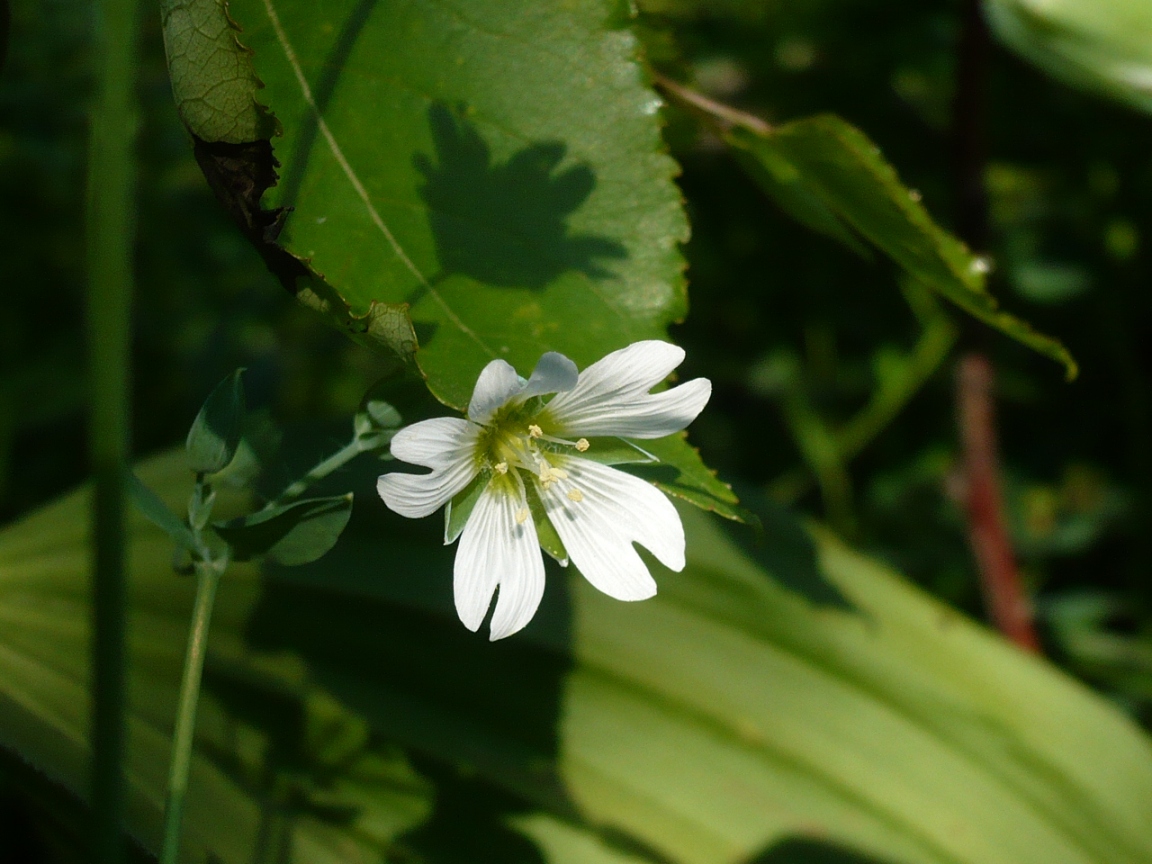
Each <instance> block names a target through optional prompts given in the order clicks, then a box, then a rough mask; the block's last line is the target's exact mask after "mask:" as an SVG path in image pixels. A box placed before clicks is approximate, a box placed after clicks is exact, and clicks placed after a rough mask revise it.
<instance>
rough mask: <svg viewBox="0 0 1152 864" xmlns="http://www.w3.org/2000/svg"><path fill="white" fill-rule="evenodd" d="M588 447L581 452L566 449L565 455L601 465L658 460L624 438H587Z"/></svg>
mask: <svg viewBox="0 0 1152 864" xmlns="http://www.w3.org/2000/svg"><path fill="white" fill-rule="evenodd" d="M586 440H587V441H588V449H587V450H585V451H584V452H583V453H580V452H577V453H573V452H571V451H569V450H567V449H565V451H564V455H565V456H570V457H572V458H574V459H589V460H591V461H592V462H599V463H600V464H601V465H635V464H644V463H646V462H659V461H660V460H659V459H658V458H657V457H656V456H654V455H653V454H651V453H649V452H648V451H647V450H645V449H644V448H643V447H641V446H640V445H639V444H635V443H633V442H631V441H628V440H626V439H624V438H588V439H586Z"/></svg>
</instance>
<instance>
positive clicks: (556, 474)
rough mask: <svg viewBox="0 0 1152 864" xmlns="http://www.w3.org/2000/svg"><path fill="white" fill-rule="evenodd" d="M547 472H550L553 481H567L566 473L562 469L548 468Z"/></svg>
mask: <svg viewBox="0 0 1152 864" xmlns="http://www.w3.org/2000/svg"><path fill="white" fill-rule="evenodd" d="M549 470H550V471H551V473H552V478H553V479H554V480H567V479H568V472H567V471H565V470H564V469H563V468H549Z"/></svg>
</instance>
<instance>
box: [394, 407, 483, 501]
mask: <svg viewBox="0 0 1152 864" xmlns="http://www.w3.org/2000/svg"><path fill="white" fill-rule="evenodd" d="M479 432H480V427H479V426H477V425H476V424H474V423H469V422H468V421H467V420H462V419H460V418H458V417H438V418H436V419H434V420H423V421H421V422H419V423H413V424H412V425H411V426H408V427H406V428H404V429H401V430H400V431H399V432H397V433H396V437H395V438H393V439H392V455H393V456H395V457H396V458H397V459H400V460H402V461H404V462H411V463H412V464H413V465H422V466H424V467H425V468H431V469H432V472H431V473H430V474H401V473H398V472H397V473H392V474H385V475H383V476H382V477H380V479H379V480H377V481H376V491H377V492H378V493H379V494H380V497H381V498H383V499H384V503H385V504H387V505H388V507H389V509H391V510H394V511H395V512H397V513H399V514H400V515H401V516H407V517H408V518H410V519H421V518H423V517H425V516H428V515H430V514H432V513H434V512H435V511H437V510H439V509H440V508H441V507H443V506H444V505H445V504H447V503H448V502H449V501H450V500H451V499H452V496H453V495H455V494H456V493H457V492H459V491H460V490H462V489H463V488H464V487H465V486H467V485H468V484H469V483H470V482H471V481H472V478H473V477H475V476H476V471H477V467H476V459H475V455H474V454H475V448H476V436H477V435H478V434H479Z"/></svg>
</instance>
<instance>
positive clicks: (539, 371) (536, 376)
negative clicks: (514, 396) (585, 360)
mask: <svg viewBox="0 0 1152 864" xmlns="http://www.w3.org/2000/svg"><path fill="white" fill-rule="evenodd" d="M579 380H580V372H579V370H578V369H577V368H576V364H575V363H573V362H572V361H571V360H569V359H568V358H567V357H565V356H564V355H563V354H559V353H557V352H556V351H549V352H547V353H545V354H544V355H542V356H541V357H540V362H538V363H537V364H536V368H535V369H533V370H532V377H531V378H529V379H528V386H526V387H525V388H524V390H523V392H521V393H520V396H521V398H524V399H527V398H528V397H530V396H543V395H545V394H547V393H563V392H565V391H567V390H571V389H572V388H573V387H575V386H576V383H577V382H578V381H579Z"/></svg>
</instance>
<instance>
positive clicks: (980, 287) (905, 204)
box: [726, 115, 1077, 380]
mask: <svg viewBox="0 0 1152 864" xmlns="http://www.w3.org/2000/svg"><path fill="white" fill-rule="evenodd" d="M726 137H727V140H728V142H729V143H730V144H732V146H733V147H735V148H736V149H737V151H739V152H742V153H743V154H744V158H743V159H742V162H743V163H744V164H745V166H746V167H747V168H748V169H749V172H750V174H751V175H752V177H753V178H754V179H756V180H757V182H758V183H759V184H760V185H761V187H763V189H764V190H765V191H766V192H767V193H768V194H769V195H771V196H772V197H773V198H774V199H775V200H776V201H777V202H778V203H779V204H780V205H781V207H782V208H783V209H784V210H785V211H786V212H788V213H789V214H790V215H792V216H793V217H794V218H796V219H797V220H798V221H800V222H802V223H803V224H805V225H807V226H808V227H810V228H812V229H814V230H817V231H821V232H822V233H825V234H828V235H829V236H832V237H834V238H836V239H838V240H841V241H842V242H846V243H847V244H848V245H849V246H852V247H853V248H855V249H857V250H858V249H859V241H858V240H856V239H855V238H856V237H859V238H863V239H864V240H867V241H868V242H869V243H870V244H872V245H873V246H875V247H876V248H877V249H879V250H881V251H882V252H884V253H885V254H886V255H888V256H889V257H891V258H892V260H893V261H895V262H896V263H897V264H898V265H900V266H901V267H903V268H904V269H905V270H906V271H907V272H908V273H909V274H910V275H911V276H913V277H914V278H915V279H916V280H917V281H919V282H922V283H923V284H924V285H926V286H928V287H929V288H931V289H932V290H934V291H936V292H937V293H938V294H940V295H941V296H942V297H944V298H946V299H947V300H949V301H950V302H952V303H954V304H956V305H957V306H959V307H960V308H961V309H963V310H964V311H966V312H968V313H969V314H970V315H973V316H974V317H976V318H978V319H980V320H981V321H983V322H984V323H986V324H988V325H989V326H991V327H995V328H996V329H997V330H999V331H1001V332H1002V333H1004V334H1006V335H1008V336H1010V337H1012V338H1013V339H1016V340H1017V341H1019V342H1022V343H1023V344H1025V345H1027V346H1028V347H1029V348H1032V349H1033V350H1035V351H1038V352H1040V353H1041V354H1044V355H1046V356H1048V357H1051V358H1052V359H1053V360H1055V361H1056V362H1058V363H1061V364H1062V365H1063V366H1064V368H1065V371H1066V373H1067V376H1068V378H1069V380H1071V379H1072V378H1075V377H1076V373H1077V368H1076V361H1075V360H1074V359H1073V358H1072V355H1071V354H1069V353H1068V349H1066V348H1065V347H1064V346H1063V345H1062V344H1061V343H1060V342H1058V341H1057V340H1055V339H1053V338H1051V337H1050V336H1045V335H1044V334H1042V333H1038V332H1037V331H1035V330H1033V329H1032V327H1031V326H1029V325H1028V324H1027V323H1026V322H1024V321H1021V320H1020V319H1019V318H1016V317H1015V316H1013V315H1010V314H1009V313H1007V312H1004V311H1002V310H1001V309H999V308H998V306H997V303H996V300H995V298H994V297H993V296H992V295H991V294H990V293H989V292H988V290H987V288H986V286H985V281H986V279H985V273H986V270H987V264H986V262H982V261H981V260H980V259H979V258H977V256H975V255H973V254H972V253H971V252H970V251H969V250H968V249H967V247H965V246H964V244H963V243H961V242H960V241H959V240H958V239H956V238H955V237H954V236H952V235H951V234H949V233H948V232H947V231H945V230H944V229H943V228H941V227H940V226H939V225H937V224H936V223H935V222H934V221H933V220H932V217H931V216H930V215H929V214H928V211H927V210H926V209H925V208H924V207H923V205H921V204H920V201H919V198H918V196H917V195H916V194H915V193H914V192H912V191H911V190H909V189H908V188H907V187H906V186H905V185H904V184H903V183H901V182H900V179H899V177H898V176H897V175H896V171H895V170H894V169H893V168H892V166H891V165H889V164H888V162H887V161H885V159H884V157H883V156H882V155H881V154H880V150H879V148H878V147H877V146H876V145H875V144H873V143H872V141H870V140H869V139H868V137H867V136H866V135H865V134H864V133H863V132H861V131H860V130H859V129H857V128H856V127H855V126H853V125H852V124H850V123H848V122H846V121H844V120H842V119H841V118H839V117H835V116H832V115H820V116H816V117H809V118H806V119H803V120H796V121H793V122H791V123H786V124H784V125H782V126H779V127H776V128H773V129H771V130H766V131H753V130H752V129H747V128H743V127H736V128H733V129H731V130H730V131H729V132H728V133H727V135H726Z"/></svg>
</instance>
